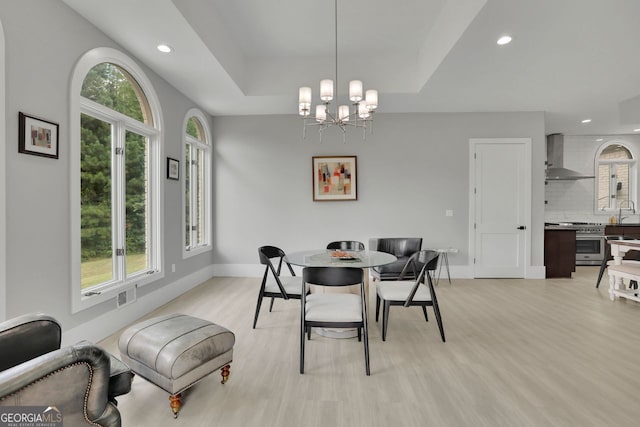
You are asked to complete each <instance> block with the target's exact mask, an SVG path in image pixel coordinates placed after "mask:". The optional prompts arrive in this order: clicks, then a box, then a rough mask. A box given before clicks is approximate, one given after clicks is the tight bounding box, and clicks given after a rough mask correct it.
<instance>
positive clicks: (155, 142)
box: [72, 49, 160, 311]
mask: <svg viewBox="0 0 640 427" xmlns="http://www.w3.org/2000/svg"><path fill="white" fill-rule="evenodd" d="M99 50H100V49H96V51H99ZM92 52H93V51H92ZM120 56H122V54H120ZM90 58H92V57H91V56H90ZM124 58H125V59H124V60H123V62H121V61H114V59H116V58H113V53H112V55H109V59H110V61H104V62H99V61H95V60H93V61H92V63H91V64H90V65H91V66H90V67H89V66H87V64H86V62H87V61H86V57H85V59H84V60H81V61H80V63H79V65H78V68H77V69H76V73H82V80H81V83H78V82H77V81H76V80H79V76H76V75H74V81H73V82H72V87H74V88H75V89H77V90H78V92H79V93H76V94H75V96H76V97H77V98H76V99H77V101H78V102H77V103H76V104H72V115H75V114H74V112H73V111H74V108H75V107H77V116H76V117H79V120H78V121H77V124H78V126H79V128H80V132H79V135H78V136H77V137H78V139H79V144H78V143H77V142H74V141H75V139H74V135H75V134H74V135H72V159H73V161H72V168H73V169H72V194H73V196H72V198H73V201H72V222H73V227H74V229H77V228H79V231H80V233H79V239H78V240H79V241H77V240H76V239H74V240H75V241H74V242H73V244H72V247H73V248H74V249H73V256H74V258H76V257H77V258H79V259H78V260H76V263H75V264H73V265H72V267H73V268H74V269H75V268H77V267H75V266H79V275H74V276H73V277H74V282H76V283H74V294H75V293H78V294H79V296H80V298H75V299H72V302H73V303H74V304H73V306H74V311H78V310H79V309H81V308H84V307H85V306H90V305H93V303H88V304H83V301H84V300H86V299H92V300H95V301H97V302H100V301H99V300H103V299H105V298H107V297H109V296H114V295H115V292H118V291H120V290H121V289H122V288H126V287H130V286H136V285H138V284H144V283H146V282H149V281H151V280H155V279H156V278H157V277H158V276H159V275H160V236H159V224H160V220H159V215H160V211H159V206H160V204H159V200H158V199H159V194H160V192H159V181H160V180H159V169H160V166H159V165H160V162H159V159H160V133H159V130H158V127H159V126H158V124H157V123H156V121H157V119H155V117H157V116H158V115H157V113H156V114H154V111H153V109H152V108H151V103H150V102H149V98H148V96H147V92H149V91H150V85H149V84H148V82H146V80H145V83H146V85H145V86H146V88H147V89H146V90H143V87H142V86H141V84H140V83H139V81H138V79H140V77H143V75H142V74H141V72H140V71H139V69H138V68H137V66H135V67H136V70H135V71H136V75H137V76H138V79H137V78H136V77H134V74H133V73H132V72H131V71H128V67H127V65H128V66H129V67H133V66H134V64H132V63H130V62H128V61H130V60H128V58H126V57H124ZM127 60H128V61H127ZM96 62H97V63H96ZM83 67H84V69H83ZM78 85H80V87H79V88H78V87H77V86H78ZM78 95H79V96H78ZM154 99H155V98H154ZM156 104H157V101H156V102H154V105H156ZM74 170H75V171H74ZM78 172H79V174H78ZM76 177H78V178H79V179H77V178H76ZM78 184H79V185H78ZM78 211H79V212H78ZM76 236H77V234H76ZM77 261H79V263H77ZM72 262H73V261H72ZM78 264H79V265H78ZM77 282H79V286H77V285H78V283H77ZM76 295H77V294H76Z"/></svg>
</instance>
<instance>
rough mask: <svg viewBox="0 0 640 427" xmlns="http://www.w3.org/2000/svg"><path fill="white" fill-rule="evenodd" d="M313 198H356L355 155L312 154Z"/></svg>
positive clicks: (331, 199) (335, 199)
mask: <svg viewBox="0 0 640 427" xmlns="http://www.w3.org/2000/svg"><path fill="white" fill-rule="evenodd" d="M312 163H313V200H314V201H345V200H358V192H357V188H358V179H357V172H358V168H357V159H356V156H342V157H339V156H314V157H313V158H312Z"/></svg>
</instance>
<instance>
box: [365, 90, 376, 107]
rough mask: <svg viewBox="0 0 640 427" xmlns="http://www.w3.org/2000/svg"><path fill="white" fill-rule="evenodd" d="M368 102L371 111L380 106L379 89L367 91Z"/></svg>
mask: <svg viewBox="0 0 640 427" xmlns="http://www.w3.org/2000/svg"><path fill="white" fill-rule="evenodd" d="M366 103H367V106H368V107H367V108H368V109H369V110H370V111H373V110H375V109H376V108H378V91H377V90H373V89H370V90H368V91H367V97H366Z"/></svg>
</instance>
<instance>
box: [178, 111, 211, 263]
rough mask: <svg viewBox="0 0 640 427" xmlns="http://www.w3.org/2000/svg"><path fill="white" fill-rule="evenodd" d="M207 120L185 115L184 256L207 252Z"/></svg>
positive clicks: (208, 205) (209, 177) (209, 212)
mask: <svg viewBox="0 0 640 427" xmlns="http://www.w3.org/2000/svg"><path fill="white" fill-rule="evenodd" d="M206 123H207V120H206V118H205V116H204V114H202V112H200V111H199V110H197V109H192V110H190V111H189V112H188V113H187V117H186V120H185V132H184V165H185V166H184V171H185V173H184V176H185V179H184V186H185V192H184V194H185V196H184V256H189V255H195V254H197V253H200V252H203V251H205V250H210V249H211V144H210V143H209V131H208V127H207V124H206Z"/></svg>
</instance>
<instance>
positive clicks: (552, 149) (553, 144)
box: [547, 133, 595, 181]
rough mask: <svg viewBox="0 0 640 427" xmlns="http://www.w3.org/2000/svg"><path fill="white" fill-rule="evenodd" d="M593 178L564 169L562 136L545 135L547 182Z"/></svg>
mask: <svg viewBox="0 0 640 427" xmlns="http://www.w3.org/2000/svg"><path fill="white" fill-rule="evenodd" d="M587 178H595V176H593V175H586V174H584V173H581V172H577V171H574V170H571V169H567V168H565V167H564V135H562V134H561V133H553V134H551V135H547V180H555V181H560V180H566V181H570V180H576V179H587Z"/></svg>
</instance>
